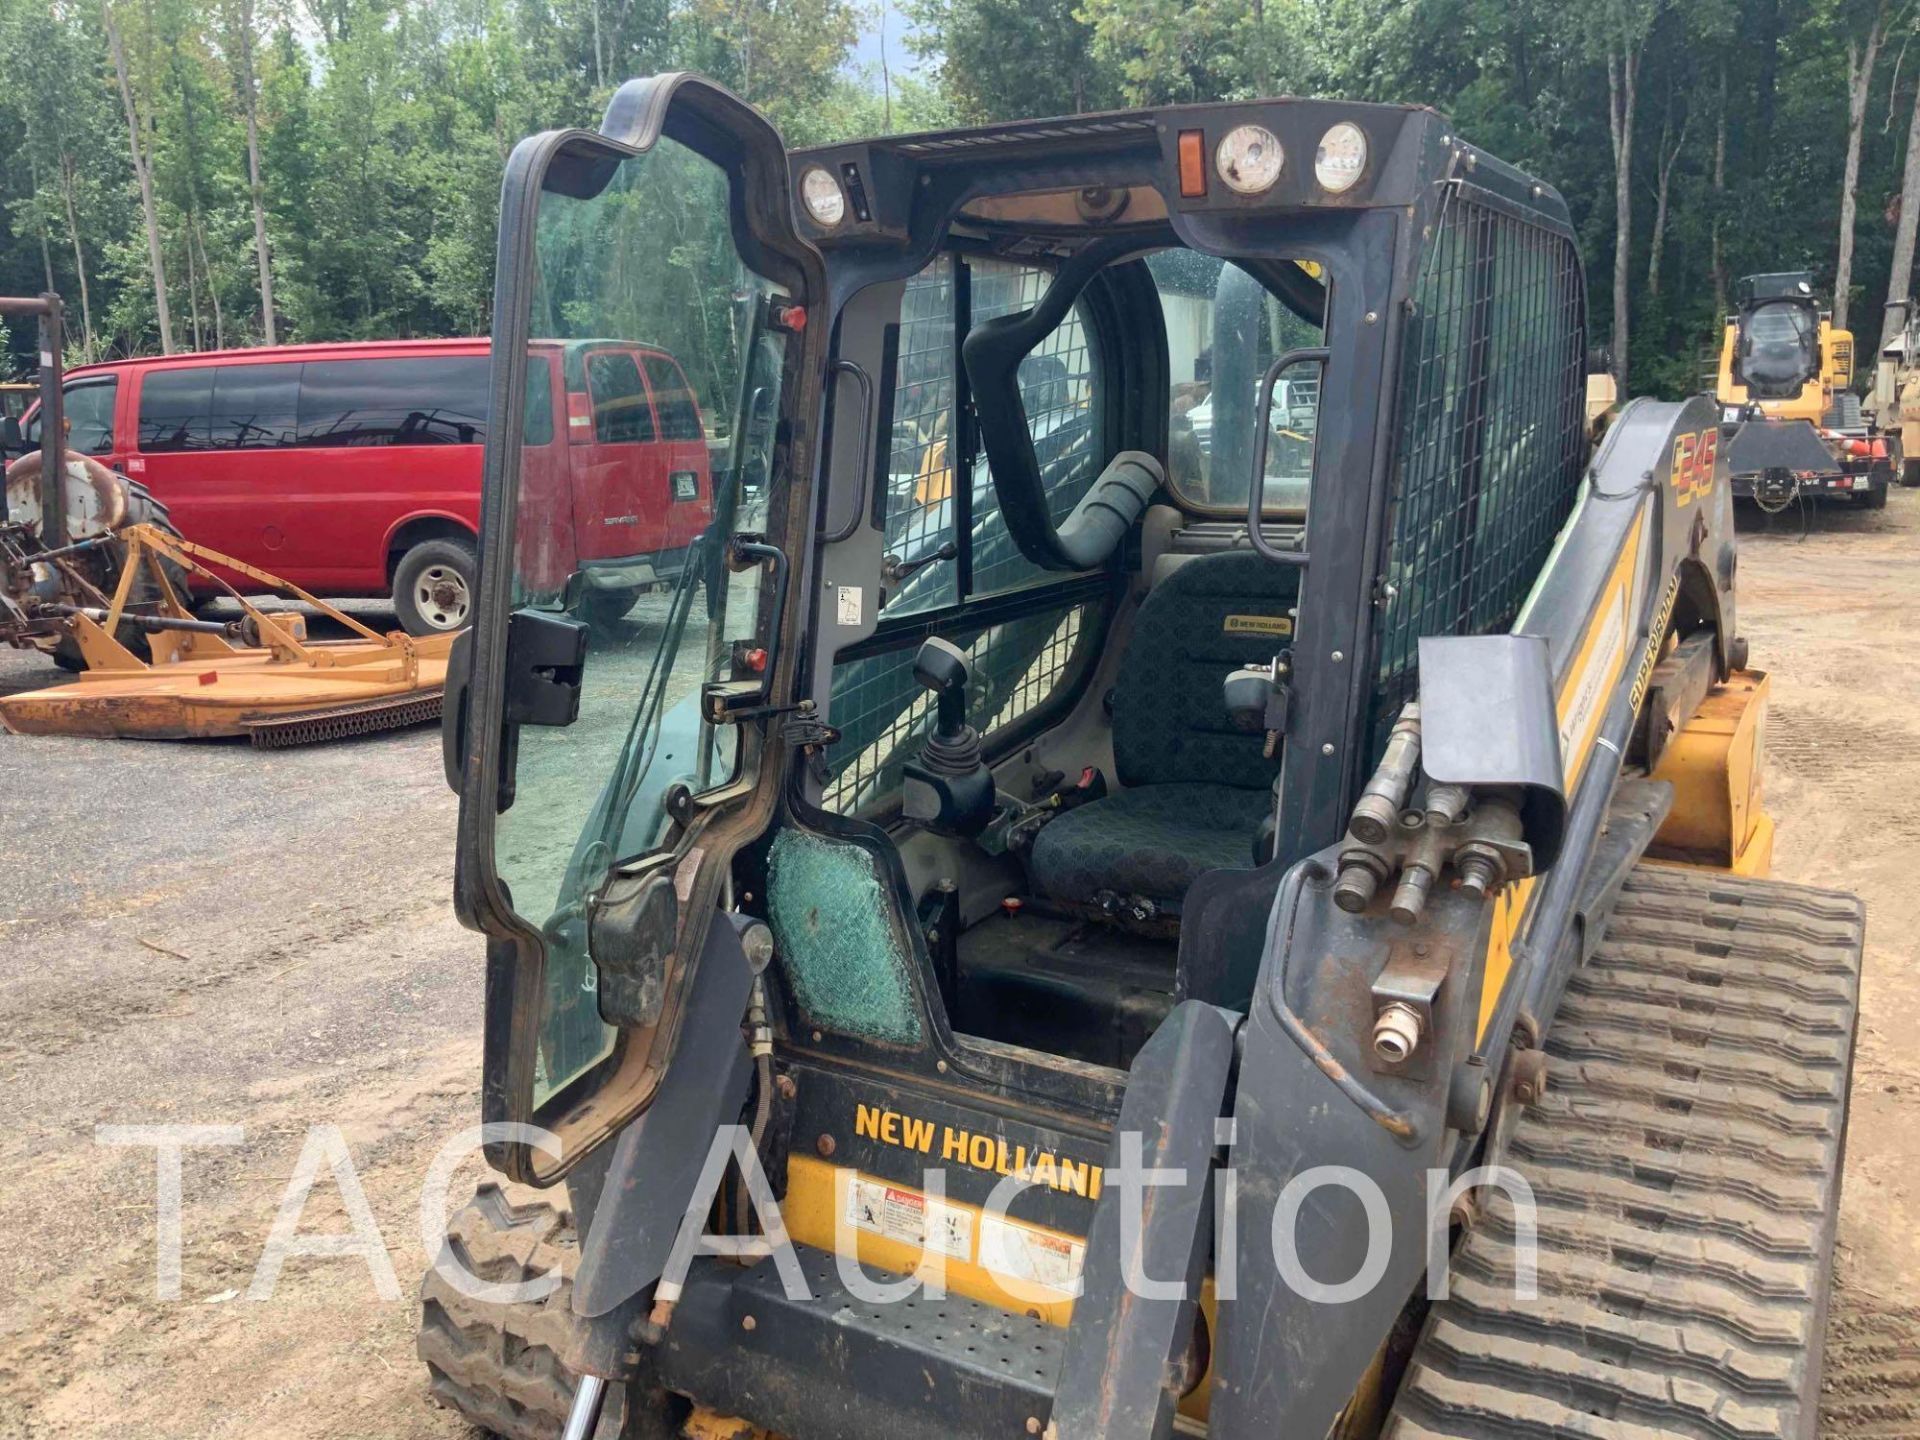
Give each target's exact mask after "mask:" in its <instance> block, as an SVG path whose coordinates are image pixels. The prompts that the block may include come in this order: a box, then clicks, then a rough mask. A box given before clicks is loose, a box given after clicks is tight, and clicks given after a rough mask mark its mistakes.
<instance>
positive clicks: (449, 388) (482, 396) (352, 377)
mask: <svg viewBox="0 0 1920 1440" xmlns="http://www.w3.org/2000/svg"><path fill="white" fill-rule="evenodd" d="M487 396H488V388H487V359H486V357H485V356H482V355H454V356H421V357H419V358H417V359H415V358H411V357H409V358H406V359H401V358H397V357H396V358H394V359H391V360H390V359H386V358H384V357H383V358H380V359H370V360H309V361H308V362H307V363H306V365H305V366H304V367H302V370H301V375H300V406H299V430H298V440H297V443H299V444H301V445H353V446H359V445H478V444H481V443H482V442H483V441H485V439H486V438H487Z"/></svg>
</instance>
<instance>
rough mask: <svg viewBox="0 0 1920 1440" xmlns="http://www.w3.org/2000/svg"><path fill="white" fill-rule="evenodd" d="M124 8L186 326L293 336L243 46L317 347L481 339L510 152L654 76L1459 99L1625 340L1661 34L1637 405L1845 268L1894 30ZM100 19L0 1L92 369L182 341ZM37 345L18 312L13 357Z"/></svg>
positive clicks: (1727, 12)
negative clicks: (167, 337) (166, 322)
mask: <svg viewBox="0 0 1920 1440" xmlns="http://www.w3.org/2000/svg"><path fill="white" fill-rule="evenodd" d="M107 4H108V5H109V6H110V10H109V11H108V12H107V13H110V14H111V15H112V17H113V20H114V23H115V26H116V28H117V30H118V32H119V33H120V35H121V37H122V40H123V42H124V49H125V59H126V65H127V79H128V85H129V90H130V94H131V96H132V99H133V101H134V105H135V109H136V112H137V119H136V129H137V131H138V134H139V136H140V143H141V145H142V147H143V150H144V153H145V155H146V156H147V157H148V159H149V161H150V163H151V167H152V174H153V184H154V203H155V212H156V215H155V219H156V229H157V232H158V239H159V250H160V254H161V260H162V264H163V266H164V270H165V279H166V293H167V297H168V301H169V308H170V310H171V312H172V316H173V330H174V333H175V337H176V339H177V341H178V342H179V343H180V344H183V345H187V346H198V347H210V346H213V345H215V344H217V343H225V344H228V345H235V344H252V343H257V342H258V341H259V340H260V339H261V338H262V336H263V334H264V316H263V314H262V310H261V298H260V284H259V270H258V260H257V257H256V252H255V247H254V225H253V205H252V192H251V186H250V183H249V176H248V163H247V144H246V112H245V106H244V99H243V96H244V95H245V93H246V90H245V86H244V84H243V76H244V61H243V54H244V53H245V51H244V48H243V44H242V42H243V40H244V41H248V42H250V53H251V68H252V73H253V93H254V95H255V96H257V110H258V125H259V141H260V157H261V178H262V185H263V192H264V193H263V196H262V200H263V211H264V225H265V229H266V231H267V234H268V238H269V243H270V247H271V255H272V273H273V279H274V290H275V295H274V301H275V304H274V309H275V315H276V318H277V321H278V331H279V335H280V338H282V339H290V340H299V339H325V338H333V337H349V336H403V335H437V334H448V333H460V334H470V333H479V332H481V331H484V330H485V328H486V327H487V325H488V323H489V319H490V316H489V306H490V304H491V299H492V268H493V254H494V236H495V224H496V215H495V211H496V208H497V205H498V196H499V186H500V179H501V175H502V172H503V170H504V167H505V164H506V160H507V156H508V154H509V153H510V151H511V150H512V148H513V145H514V144H515V143H516V142H517V141H518V140H519V139H521V138H522V137H524V136H526V135H529V134H532V133H534V132H536V131H538V130H542V129H546V128H549V127H553V126H561V125H582V124H584V125H591V124H592V123H593V122H594V121H595V119H596V118H597V117H598V115H599V113H600V111H601V109H602V107H603V106H604V105H605V103H606V101H607V99H608V97H609V96H610V95H611V94H612V92H613V90H614V88H615V87H616V86H617V85H618V84H619V83H620V82H621V81H622V80H624V79H627V78H629V77H631V76H635V75H643V74H648V73H651V72H656V71H660V70H665V69H669V68H678V67H689V68H694V69H699V70H702V71H705V72H707V73H709V74H711V75H713V76H714V77H715V78H717V79H719V80H721V81H723V82H724V83H726V84H729V85H731V86H732V87H733V88H735V89H736V90H737V91H739V92H740V93H741V94H743V95H744V96H746V97H747V98H748V99H750V100H752V101H754V102H755V103H756V104H758V105H760V106H761V107H762V108H763V109H765V110H766V111H767V113H768V114H769V115H770V116H771V117H772V118H773V119H774V121H775V122H776V123H777V124H778V125H779V126H780V127H781V129H782V132H783V134H785V136H786V137H787V139H788V141H789V142H790V143H792V144H796V145H800V144H817V143H822V142H826V141H831V140H839V139H846V138H851V137H854V136H857V135H861V134H870V133H879V132H883V131H888V130H892V131H907V130H916V129H937V128H944V127H947V126H952V125H956V124H962V123H972V122H980V121H988V120H1000V119H1011V118H1018V117H1023V116H1034V115H1049V114H1060V113H1071V112H1076V111H1087V110H1096V109H1102V108H1109V107H1113V106H1117V105H1124V104H1146V103H1165V102H1181V101H1195V100H1212V99H1223V98H1238V97H1247V96H1255V95H1270V94H1322V95H1335V96H1343V97H1348V98H1354V99H1365V100H1377V101H1391V102H1403V103H1414V104H1423V105H1432V106H1436V107H1438V108H1440V109H1442V110H1444V111H1445V112H1447V113H1448V114H1449V115H1451V116H1452V117H1453V119H1454V121H1455V123H1456V124H1457V125H1458V126H1459V128H1460V130H1461V132H1462V133H1463V134H1466V135H1467V136H1469V137H1471V138H1472V139H1473V140H1474V141H1475V142H1476V143H1478V144H1480V145H1482V146H1484V147H1486V148H1487V149H1489V150H1491V151H1492V152H1493V153H1495V154H1497V155H1500V156H1502V157H1503V158H1505V159H1508V160H1510V161H1512V162H1513V163H1515V164H1518V165H1520V166H1523V167H1524V168H1526V169H1528V170H1531V171H1533V172H1534V173H1536V174H1538V175H1541V176H1542V177H1544V178H1546V179H1548V180H1550V181H1551V182H1552V183H1553V184H1554V185H1556V186H1557V187H1558V188H1559V189H1560V191H1561V192H1562V193H1563V194H1564V195H1565V196H1566V198H1567V202H1568V206H1569V208H1570V210H1571V213H1572V216H1573V223H1574V227H1575V230H1576V233H1577V234H1578V236H1579V239H1580V243H1581V248H1582V251H1583V253H1584V255H1585V256H1586V257H1587V263H1588V265H1589V274H1588V279H1589V286H1588V291H1589V309H1590V314H1591V317H1592V329H1593V332H1594V336H1595V339H1596V342H1600V343H1604V341H1605V340H1606V338H1607V330H1608V326H1609V318H1608V317H1609V315H1610V313H1611V310H1610V303H1609V302H1610V297H1611V295H1612V284H1613V269H1612V260H1613V250H1614V228H1615V223H1616V222H1615V214H1616V211H1615V203H1614V178H1615V174H1614V159H1613V150H1612V141H1611V138H1610V133H1609V126H1608V109H1609V84H1608V68H1607V58H1608V55H1609V53H1613V54H1615V55H1622V54H1626V53H1635V54H1637V55H1638V56H1639V65H1638V69H1637V72H1636V97H1637V115H1636V126H1635V132H1634V143H1633V149H1632V153H1631V155H1630V156H1629V157H1628V164H1629V167H1630V170H1629V173H1630V179H1631V192H1632V199H1633V205H1632V226H1633V233H1632V237H1631V238H1632V245H1631V250H1630V259H1631V264H1630V275H1631V278H1630V286H1629V290H1630V295H1629V299H1630V302H1631V311H1632V329H1631V335H1632V355H1631V373H1632V377H1633V382H1634V388H1636V389H1639V390H1653V391H1656V392H1659V393H1665V394H1679V393H1683V392H1685V391H1687V390H1690V389H1692V388H1694V387H1695V386H1696V384H1697V383H1698V378H1699V374H1700V370H1701V364H1702V354H1703V352H1705V351H1706V350H1707V349H1708V348H1709V347H1711V346H1713V345H1714V344H1716V343H1717V338H1718V331H1719V323H1720V317H1719V315H1718V314H1717V311H1716V305H1717V296H1718V294H1719V293H1720V292H1721V291H1722V290H1723V288H1724V286H1725V285H1726V283H1727V282H1728V281H1730V280H1731V279H1732V278H1736V277H1738V276H1740V275H1742V274H1746V273H1750V272H1753V271H1757V270H1767V269H1779V268H1784V267H1789V266H1799V265H1807V266H1810V267H1811V268H1813V269H1814V271H1815V272H1816V274H1817V275H1818V276H1820V277H1821V279H1822V280H1823V281H1830V279H1831V276H1832V273H1833V268H1834V263H1835V256H1836V254H1837V250H1838V233H1837V232H1838V219H1839V211H1840V179H1841V171H1842V167H1843V162H1844V157H1845V152H1846V145H1847V55H1848V46H1849V42H1853V43H1854V44H1856V45H1858V44H1859V43H1860V42H1861V41H1862V40H1863V38H1864V36H1865V34H1866V32H1867V29H1868V27H1869V26H1870V25H1871V24H1872V23H1873V20H1874V17H1875V16H1876V15H1877V14H1879V13H1881V7H1880V3H1879V0H1597V3H1595V4H1592V5H1569V4H1565V3H1560V0H903V4H904V6H905V10H906V13H907V14H908V16H909V17H910V18H911V19H912V21H913V22H914V24H915V26H916V27H917V28H916V31H915V33H914V34H913V35H912V36H910V37H909V38H910V40H911V42H912V43H914V44H915V45H916V46H917V47H918V48H919V49H920V50H921V51H922V55H923V60H924V64H923V66H922V68H921V69H920V71H919V72H918V73H917V74H908V75H904V76H903V75H901V74H898V73H895V74H893V75H892V76H890V77H887V78H886V79H885V80H884V81H883V79H882V77H881V76H880V75H878V74H874V73H865V74H860V73H855V72H854V71H852V70H850V69H849V67H848V64H847V60H848V56H849V54H850V53H851V50H852V46H853V43H854V41H855V39H856V37H857V34H858V32H859V31H860V29H861V28H862V26H863V25H865V24H869V23H871V12H870V10H869V9H868V8H866V7H867V6H868V4H869V0H107ZM1885 13H1886V15H1887V16H1888V20H1889V23H1890V25H1891V29H1890V30H1889V32H1888V34H1887V35H1886V37H1885V42H1884V44H1883V46H1882V49H1881V51H1880V56H1879V62H1878V64H1877V66H1876V68H1875V71H1874V74H1873V77H1872V82H1871V86H1870V90H1869V103H1868V107H1867V119H1866V125H1865V129H1864V134H1863V140H1864V144H1863V149H1862V162H1861V170H1860V183H1859V206H1858V220H1857V222H1856V225H1855V235H1854V242H1855V251H1854V265H1853V277H1854V283H1853V294H1852V295H1851V297H1850V298H1851V302H1852V314H1853V316H1854V324H1855V327H1856V329H1857V330H1858V331H1860V332H1861V334H1860V345H1861V349H1862V352H1863V353H1870V350H1869V349H1868V347H1870V346H1871V344H1872V342H1873V339H1874V338H1875V335H1874V332H1875V330H1876V328H1877V318H1878V316H1879V314H1880V308H1881V302H1882V299H1883V297H1884V296H1885V294H1886V291H1887V286H1888V279H1889V276H1888V267H1889V265H1890V263H1891V255H1892V248H1893V226H1894V220H1895V217H1896V215H1897V210H1898V199H1899V194H1898V192H1899V185H1900V178H1901V169H1902V164H1903V159H1904V156H1903V154H1902V150H1903V148H1904V145H1905V137H1906V134H1907V122H1908V117H1909V115H1910V114H1911V112H1912V108H1913V105H1914V102H1915V91H1916V88H1920V62H1917V61H1916V56H1920V47H1912V46H1911V45H1910V42H1911V40H1912V39H1913V38H1914V30H1915V27H1916V15H1915V13H1914V12H1913V11H1912V8H1911V7H1908V6H1903V5H1901V4H1899V3H1898V0H1889V3H1888V4H1887V6H1886V7H1885ZM102 15H103V11H102V8H101V5H100V3H99V0H0V46H4V53H5V54H7V55H8V57H9V59H10V60H11V61H12V64H11V66H10V68H9V84H8V85H7V86H5V87H0V154H3V155H6V156H7V157H8V163H7V164H6V165H3V166H0V292H6V293H32V292H37V291H39V290H41V289H44V288H46V287H47V286H48V285H49V284H52V285H53V286H54V287H55V288H57V289H59V290H60V291H61V292H62V293H63V294H64V295H65V296H66V297H67V300H68V302H69V308H70V311H71V312H72V313H73V315H74V322H73V329H74V337H73V338H74V347H75V351H76V353H90V354H92V355H96V356H105V355H111V354H124V353H131V352H136V351H142V350H152V349H156V348H158V346H159V332H158V328H157V323H156V318H155V313H154V312H155V298H154V284H153V276H152V262H151V259H150V256H149V251H148V245H147V237H146V230H145V221H144V217H143V212H142V206H141V202H140V196H139V191H138V188H137V186H136V183H135V173H134V167H133V163H132V159H131V156H130V151H129V137H128V125H127V117H126V115H125V112H124V110H123V108H122V101H121V95H120V90H119V86H118V81H117V76H116V73H115V69H114V66H113V63H112V61H111V59H110V56H109V49H108V44H107V37H106V29H105V26H104V24H103V20H102ZM1623 37H1624V49H1623ZM1723 97H1724V100H1723ZM1722 135H1724V159H1723V161H1722V162H1720V163H1718V164H1717V163H1716V151H1717V149H1718V148H1719V142H1720V140H1721V137H1722ZM1663 169H1664V171H1665V172H1666V174H1667V176H1668V203H1667V207H1666V214H1665V220H1664V225H1663V226H1662V229H1661V236H1660V242H1659V250H1660V264H1659V287H1658V291H1657V293H1656V292H1655V290H1654V288H1653V286H1652V284H1651V276H1650V270H1651V265H1650V262H1651V260H1652V258H1653V252H1654V249H1655V238H1654V226H1655V212H1656V202H1657V194H1658V189H1659V184H1660V179H1661V175H1662V172H1663ZM1716 258H1717V260H1718V265H1717V267H1716ZM83 276H84V280H85V285H84V303H83V286H82V278H83ZM28 345H29V336H28V335H27V333H26V330H25V329H24V327H16V328H15V329H14V330H13V332H12V333H11V336H10V346H11V349H12V352H13V354H14V355H15V356H16V357H20V356H23V355H24V353H25V351H26V350H27V348H28ZM10 363H13V364H16V365H17V364H18V363H19V359H18V358H16V359H15V360H14V361H13V362H10Z"/></svg>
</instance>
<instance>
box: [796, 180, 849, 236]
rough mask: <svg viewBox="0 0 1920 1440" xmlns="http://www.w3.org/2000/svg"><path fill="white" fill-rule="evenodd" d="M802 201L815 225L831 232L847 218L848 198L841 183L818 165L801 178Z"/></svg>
mask: <svg viewBox="0 0 1920 1440" xmlns="http://www.w3.org/2000/svg"><path fill="white" fill-rule="evenodd" d="M800 199H801V200H802V202H804V203H805V205H806V207H807V214H809V215H811V216H812V217H813V223H814V224H816V225H818V226H820V227H821V228H822V229H825V230H831V229H833V228H834V226H836V225H838V224H839V223H840V222H841V221H842V220H844V219H846V218H847V196H846V192H845V191H843V190H842V189H841V188H840V182H839V181H838V180H836V179H834V178H833V176H831V175H829V174H828V173H827V172H826V171H825V170H822V169H821V168H820V167H819V166H818V165H815V166H814V167H813V168H812V169H810V170H808V171H806V172H805V173H804V174H802V175H801V177H800Z"/></svg>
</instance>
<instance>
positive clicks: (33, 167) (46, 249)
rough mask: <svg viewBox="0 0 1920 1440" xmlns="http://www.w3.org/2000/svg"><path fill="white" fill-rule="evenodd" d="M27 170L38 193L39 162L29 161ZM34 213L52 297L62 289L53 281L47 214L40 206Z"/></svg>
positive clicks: (41, 258)
mask: <svg viewBox="0 0 1920 1440" xmlns="http://www.w3.org/2000/svg"><path fill="white" fill-rule="evenodd" d="M27 168H28V169H29V170H30V171H31V172H32V176H31V178H32V180H33V188H34V190H35V191H38V190H39V189H40V164H39V162H38V161H29V162H28V166H27ZM33 213H34V214H35V215H36V216H37V217H38V218H39V221H40V273H41V274H43V275H45V276H46V279H47V294H49V295H51V294H53V292H54V291H55V290H57V289H59V288H60V287H59V286H57V285H56V284H54V280H53V243H52V241H50V240H49V239H48V238H47V217H46V213H45V212H44V211H43V210H41V208H40V207H39V206H38V205H36V206H34V207H33Z"/></svg>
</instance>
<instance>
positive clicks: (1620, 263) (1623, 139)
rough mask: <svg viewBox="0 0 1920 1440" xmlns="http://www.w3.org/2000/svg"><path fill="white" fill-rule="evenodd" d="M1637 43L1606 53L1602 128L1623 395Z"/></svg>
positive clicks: (1623, 41) (1616, 372) (1617, 375)
mask: <svg viewBox="0 0 1920 1440" xmlns="http://www.w3.org/2000/svg"><path fill="white" fill-rule="evenodd" d="M1643 43H1644V42H1642V41H1636V40H1633V39H1631V38H1629V37H1628V36H1625V35H1622V36H1621V37H1619V51H1618V53H1615V51H1614V50H1613V48H1612V46H1611V45H1609V47H1608V51H1607V101H1608V106H1607V128H1608V133H1609V135H1610V136H1611V138H1612V140H1613V227H1614V234H1613V383H1614V385H1615V386H1616V387H1618V389H1619V392H1620V395H1621V397H1622V398H1625V396H1626V394H1627V346H1628V343H1629V341H1630V340H1631V334H1630V329H1629V327H1630V321H1631V314H1630V311H1631V302H1632V296H1631V294H1630V292H1629V288H1628V287H1629V284H1630V281H1631V276H1630V275H1629V270H1630V269H1631V265H1632V259H1633V111H1634V103H1635V101H1636V99H1637V98H1638V96H1637V94H1636V91H1637V89H1638V87H1639V83H1640V52H1641V48H1642V44H1643Z"/></svg>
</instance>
